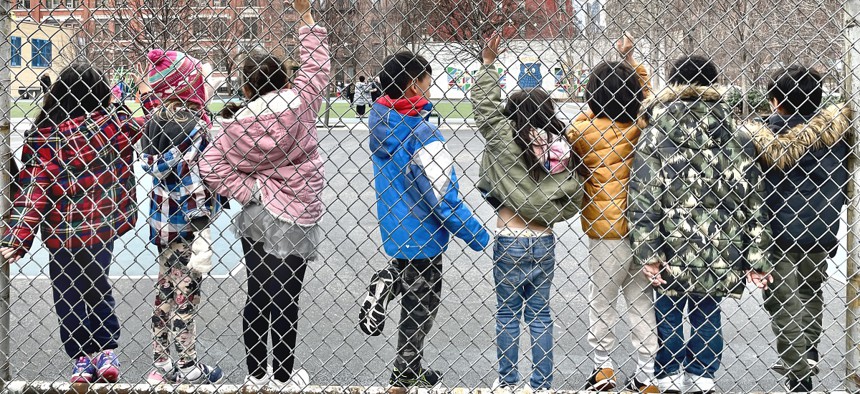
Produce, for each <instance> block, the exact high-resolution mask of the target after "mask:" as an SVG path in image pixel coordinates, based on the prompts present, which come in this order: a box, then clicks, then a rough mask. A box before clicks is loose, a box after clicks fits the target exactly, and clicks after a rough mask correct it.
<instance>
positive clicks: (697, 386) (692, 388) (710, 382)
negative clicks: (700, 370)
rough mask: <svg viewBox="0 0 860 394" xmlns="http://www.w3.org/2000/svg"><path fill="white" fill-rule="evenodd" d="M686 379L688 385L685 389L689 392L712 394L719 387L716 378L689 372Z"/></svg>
mask: <svg viewBox="0 0 860 394" xmlns="http://www.w3.org/2000/svg"><path fill="white" fill-rule="evenodd" d="M686 380H687V387H686V390H685V391H686V392H688V393H702V394H710V393H713V392H714V391H715V390H716V387H717V385H716V384H715V383H714V379H712V378H706V377H704V376H697V375H692V374H687V378H686Z"/></svg>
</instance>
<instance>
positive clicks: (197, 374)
mask: <svg viewBox="0 0 860 394" xmlns="http://www.w3.org/2000/svg"><path fill="white" fill-rule="evenodd" d="M223 377H224V373H223V372H222V371H221V368H219V367H218V366H217V365H215V366H210V365H206V364H202V363H197V364H194V365H192V366H190V367H185V368H177V369H176V382H177V383H190V384H213V383H218V382H219V381H221V379H222V378H223Z"/></svg>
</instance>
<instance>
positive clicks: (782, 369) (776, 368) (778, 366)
mask: <svg viewBox="0 0 860 394" xmlns="http://www.w3.org/2000/svg"><path fill="white" fill-rule="evenodd" d="M770 369H771V370H772V371H773V372H776V373H778V374H780V375H786V374H788V373H789V372H791V370H790V369H788V368H786V367H785V365H782V364H776V365H774V366H772V367H770ZM810 370H811V371H812V374H813V375H818V372H819V369H818V365H817V364H816V365H814V366H811V368H810Z"/></svg>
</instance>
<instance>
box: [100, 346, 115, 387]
mask: <svg viewBox="0 0 860 394" xmlns="http://www.w3.org/2000/svg"><path fill="white" fill-rule="evenodd" d="M95 364H96V374H97V375H98V377H99V381H102V382H107V383H116V382H117V381H118V380H119V359H118V358H117V356H116V353H114V352H113V350H105V351H103V352H101V353H99V355H98V356H96V359H95Z"/></svg>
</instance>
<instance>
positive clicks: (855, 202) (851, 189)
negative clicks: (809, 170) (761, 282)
mask: <svg viewBox="0 0 860 394" xmlns="http://www.w3.org/2000/svg"><path fill="white" fill-rule="evenodd" d="M858 14H860V0H848V1H847V2H846V3H845V61H844V67H845V68H846V70H845V75H846V78H845V87H844V89H845V94H846V97H847V98H848V100H849V102H850V103H851V105H852V106H853V108H854V109H855V110H856V109H858V108H860V25H858V21H857V16H858ZM858 129H860V122H858V118H857V117H855V119H854V130H858ZM853 149H854V152H853V154H852V155H850V156H849V159H848V160H849V161H848V169H849V171H850V172H851V177H852V179H851V181H850V182H849V184H848V193H849V197H850V200H849V205H848V267H847V270H846V274H847V278H848V283H847V286H846V290H845V299H846V302H847V304H848V308H847V309H846V312H845V326H846V329H847V330H846V331H847V334H846V336H845V341H846V343H845V347H846V355H845V368H846V378H847V379H846V381H847V382H846V385H853V386H854V387H855V388H858V387H860V354H858V353H860V325H858V322H860V298H858V293H860V272H858V266H860V242H858V237H860V221H858V216H860V215H858V213H860V199H858V195H857V186H858V185H860V173H858V169H860V168H858V167H860V166H858V157H857V156H858V154H860V152H858V151H857V138H856V136H855V137H854V139H853Z"/></svg>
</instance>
